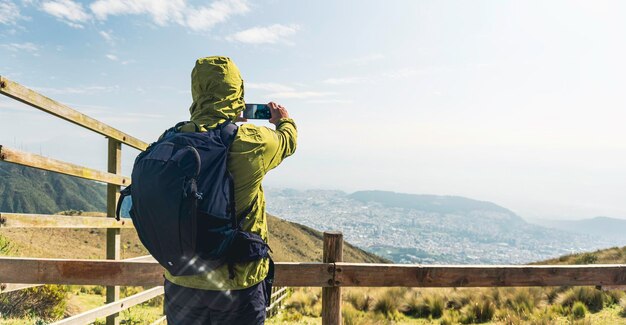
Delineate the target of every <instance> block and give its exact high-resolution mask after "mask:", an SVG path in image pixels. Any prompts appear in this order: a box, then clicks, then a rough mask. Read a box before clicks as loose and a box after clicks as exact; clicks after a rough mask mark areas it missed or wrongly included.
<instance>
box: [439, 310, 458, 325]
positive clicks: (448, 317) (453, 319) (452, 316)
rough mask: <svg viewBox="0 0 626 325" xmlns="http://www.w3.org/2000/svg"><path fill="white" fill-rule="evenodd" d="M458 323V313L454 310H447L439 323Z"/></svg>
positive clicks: (445, 324)
mask: <svg viewBox="0 0 626 325" xmlns="http://www.w3.org/2000/svg"><path fill="white" fill-rule="evenodd" d="M458 323H459V312H458V311H456V310H448V311H446V312H445V313H444V314H443V317H442V318H441V320H440V321H439V324H441V325H453V324H458Z"/></svg>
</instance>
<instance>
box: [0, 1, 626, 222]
mask: <svg viewBox="0 0 626 325" xmlns="http://www.w3.org/2000/svg"><path fill="white" fill-rule="evenodd" d="M625 15H626V2H622V1H612V2H609V1H587V2H582V1H499V0H498V1H363V0H359V1H286V0H285V1H279V0H276V1H266V2H261V1H253V0H250V1H247V0H218V1H185V0H126V1H122V0H96V1H72V0H53V1H38V0H23V1H20V0H0V75H3V76H6V77H8V78H10V79H12V80H14V81H17V82H19V83H21V84H23V85H26V86H28V87H31V88H34V89H36V90H38V91H40V92H41V93H43V94H46V95H48V96H50V97H52V98H54V99H57V100H59V101H61V102H63V103H66V104H69V105H70V106H72V107H74V108H76V109H78V110H80V111H82V112H84V113H86V114H89V115H91V116H93V117H95V118H97V119H99V120H102V121H104V122H106V123H109V124H110V125H112V126H115V127H117V128H119V129H121V130H123V131H125V132H128V133H130V134H132V135H135V136H138V137H139V138H141V139H143V140H145V141H148V142H150V141H152V140H154V139H155V138H156V137H157V136H158V135H159V134H160V133H161V132H162V131H163V130H164V129H166V128H167V127H169V126H171V125H173V124H174V123H175V122H177V121H179V120H185V119H188V111H187V110H188V107H189V105H190V92H189V81H190V80H189V79H190V77H189V76H190V72H191V69H192V67H193V64H194V61H195V59H196V58H198V57H202V56H209V55H226V56H230V57H232V58H233V59H234V61H235V62H236V63H237V64H238V65H239V67H240V69H241V71H242V74H243V78H244V80H245V83H246V100H247V101H248V102H267V101H269V100H274V101H277V102H279V103H282V104H283V105H285V106H286V107H287V108H288V109H289V111H290V114H291V115H292V116H293V117H294V118H295V119H296V122H297V124H298V128H299V135H300V137H299V147H298V150H297V152H296V154H295V155H294V156H293V157H291V158H289V159H288V160H287V161H285V163H284V165H283V166H281V168H278V169H277V170H276V171H274V172H272V173H270V174H269V175H268V177H267V180H266V185H268V186H273V187H295V188H300V189H311V188H322V189H341V190H345V191H354V190H361V189H381V190H393V191H399V192H408V193H427V194H442V195H462V196H467V197H470V198H475V199H480V200H488V201H493V202H495V203H498V204H501V205H503V206H505V207H507V208H510V209H512V210H514V211H515V212H517V213H519V214H520V215H521V216H523V217H527V218H582V217H593V216H597V215H608V216H613V217H620V218H626V194H625V191H624V185H625V184H626V127H624V124H625V123H624V122H625V121H626V111H625V108H626V105H625V104H626V92H625V89H626V35H625V34H626V19H624V16H625ZM0 121H1V122H2V124H1V127H0V144H1V145H7V146H12V147H17V148H21V149H25V150H28V151H31V152H35V153H41V154H43V155H46V156H51V157H54V158H57V159H62V160H66V161H70V162H74V163H78V164H82V165H86V166H90V167H95V168H100V169H102V168H105V154H106V142H105V140H104V139H103V138H102V137H101V136H98V135H94V134H92V133H90V132H88V131H85V130H84V129H82V128H80V127H77V126H73V125H71V124H69V123H67V122H64V121H61V120H58V119H55V118H53V117H51V116H48V115H46V114H43V113H41V112H39V111H37V110H35V109H32V108H29V107H26V106H24V105H21V104H19V103H17V102H15V101H12V100H9V99H8V98H4V97H3V98H0ZM135 154H136V151H134V150H132V149H129V148H128V147H125V148H124V156H123V157H124V159H125V160H124V164H123V165H124V169H125V171H126V173H128V172H129V170H130V167H131V165H132V159H133V157H134V155H135Z"/></svg>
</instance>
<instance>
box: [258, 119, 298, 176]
mask: <svg viewBox="0 0 626 325" xmlns="http://www.w3.org/2000/svg"><path fill="white" fill-rule="evenodd" d="M261 134H262V137H263V138H264V140H265V141H264V142H265V146H264V147H265V148H264V149H265V150H264V152H263V165H264V167H265V172H268V171H269V170H271V169H273V168H275V167H276V166H278V165H280V163H281V162H282V161H283V159H285V158H287V157H289V156H291V155H292V154H293V153H294V152H295V151H296V142H297V138H298V131H297V129H296V123H295V122H294V121H293V120H292V119H281V120H280V121H279V123H278V126H276V131H274V130H272V129H270V128H262V129H261Z"/></svg>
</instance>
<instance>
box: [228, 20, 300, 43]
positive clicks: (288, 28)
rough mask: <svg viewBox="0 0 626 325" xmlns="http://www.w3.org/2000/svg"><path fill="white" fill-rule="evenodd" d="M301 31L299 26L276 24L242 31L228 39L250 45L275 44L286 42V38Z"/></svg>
mask: <svg viewBox="0 0 626 325" xmlns="http://www.w3.org/2000/svg"><path fill="white" fill-rule="evenodd" d="M299 29H300V26H298V25H294V24H292V25H281V24H274V25H271V26H266V27H253V28H250V29H246V30H242V31H240V32H237V33H235V34H232V35H229V36H227V37H226V39H227V40H229V41H237V42H242V43H248V44H263V43H269V44H274V43H278V42H285V38H287V37H289V36H291V35H293V34H295V33H296V32H297V31H298V30H299Z"/></svg>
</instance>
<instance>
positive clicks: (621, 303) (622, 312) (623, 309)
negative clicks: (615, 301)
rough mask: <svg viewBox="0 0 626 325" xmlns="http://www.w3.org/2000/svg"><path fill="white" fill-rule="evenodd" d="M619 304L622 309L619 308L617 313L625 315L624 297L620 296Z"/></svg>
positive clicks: (625, 301)
mask: <svg viewBox="0 0 626 325" xmlns="http://www.w3.org/2000/svg"><path fill="white" fill-rule="evenodd" d="M619 306H620V307H621V308H622V310H620V312H619V315H620V316H622V317H626V297H625V298H622V299H621V300H620V301H619Z"/></svg>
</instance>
